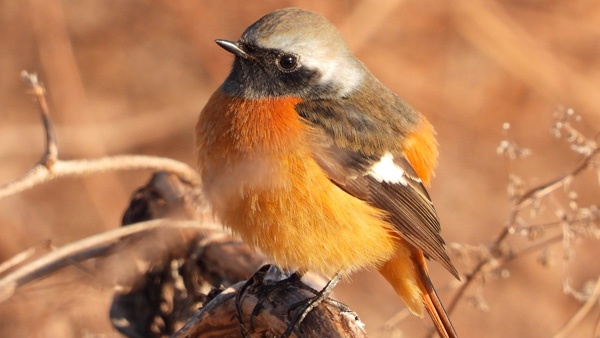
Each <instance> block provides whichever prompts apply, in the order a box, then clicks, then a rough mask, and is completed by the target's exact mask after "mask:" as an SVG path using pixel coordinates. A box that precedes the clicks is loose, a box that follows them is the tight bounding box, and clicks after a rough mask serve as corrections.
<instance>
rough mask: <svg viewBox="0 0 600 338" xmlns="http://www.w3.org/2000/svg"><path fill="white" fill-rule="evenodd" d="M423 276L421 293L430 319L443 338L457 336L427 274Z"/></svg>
mask: <svg viewBox="0 0 600 338" xmlns="http://www.w3.org/2000/svg"><path fill="white" fill-rule="evenodd" d="M424 277H425V279H426V281H425V283H424V284H425V292H424V293H423V304H424V305H425V309H426V310H427V312H428V313H429V316H431V320H432V321H433V324H434V325H435V328H436V329H437V330H438V332H439V334H440V336H441V337H443V338H456V337H458V336H457V334H456V331H454V327H453V326H452V322H451V321H450V318H449V317H448V314H447V313H446V309H444V306H443V305H442V302H441V301H440V298H439V297H438V295H437V293H436V292H435V289H434V288H433V285H432V284H431V281H430V280H429V277H428V276H427V275H424Z"/></svg>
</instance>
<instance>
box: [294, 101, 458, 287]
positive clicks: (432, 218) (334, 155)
mask: <svg viewBox="0 0 600 338" xmlns="http://www.w3.org/2000/svg"><path fill="white" fill-rule="evenodd" d="M323 104H326V101H325V102H320V105H321V107H322V105H323ZM309 107H310V106H304V107H303V106H302V104H300V105H299V106H298V107H297V110H298V111H299V112H300V114H301V116H303V117H305V116H311V114H310V113H307V112H306V109H308V108H309ZM339 107H342V106H340V105H339V103H336V104H335V107H330V108H329V109H339ZM345 108H346V109H353V110H354V112H353V114H351V115H355V114H356V111H355V107H352V106H346V107H345ZM321 109H322V108H321ZM303 113H304V114H303ZM337 113H338V116H343V112H337ZM314 116H315V115H314V114H313V115H312V117H313V118H312V119H311V121H309V123H310V124H311V125H312V126H313V128H314V130H315V137H314V138H313V141H314V142H315V148H314V152H313V157H314V159H315V161H316V162H317V163H318V164H319V166H320V167H321V168H322V170H323V171H324V172H325V174H326V175H327V177H329V179H330V180H331V181H332V182H333V183H335V184H336V185H338V186H339V187H340V188H341V189H343V190H344V191H346V192H348V193H349V194H351V195H353V196H356V197H357V198H360V199H362V200H365V201H368V202H369V203H370V204H371V205H373V206H375V207H377V208H380V209H382V210H385V211H386V212H387V213H388V214H389V215H390V216H389V217H390V219H389V220H390V222H391V223H392V224H393V225H394V226H395V228H396V229H397V230H398V234H399V235H400V236H401V237H402V238H404V239H405V240H406V241H408V242H409V243H411V244H412V245H414V246H415V247H417V248H419V249H420V250H421V251H423V253H424V254H425V256H426V257H429V258H433V259H434V260H436V261H438V262H439V263H441V264H442V265H443V266H444V267H445V268H446V269H447V270H448V271H450V273H452V274H453V275H454V276H455V277H457V278H458V272H457V271H456V268H455V267H454V265H452V263H451V261H450V258H449V257H448V255H447V254H446V251H445V247H444V240H443V239H442V237H441V236H440V231H441V227H440V222H439V218H438V216H437V213H436V211H435V209H434V207H433V204H432V202H431V199H430V197H429V194H428V193H427V190H426V189H425V187H424V186H423V184H422V183H421V180H420V179H419V177H418V175H417V174H416V172H415V170H414V168H413V167H412V165H411V164H410V162H409V161H408V160H407V159H406V158H405V157H404V155H403V154H402V153H401V152H400V150H399V149H389V150H388V149H382V150H381V151H379V152H378V151H376V150H375V151H372V152H371V153H369V154H365V153H363V152H361V151H360V150H353V147H352V143H351V140H341V141H338V140H336V135H333V134H331V133H329V132H328V130H327V129H328V128H321V127H322V126H321V125H320V124H319V121H318V120H315V119H314ZM346 134H349V133H346ZM354 149H360V147H354ZM387 152H389V153H391V154H393V155H394V164H395V165H396V166H398V167H399V168H401V169H402V170H403V172H404V175H403V179H404V180H403V182H402V183H391V182H386V181H379V180H378V179H376V178H375V177H373V176H372V175H370V169H371V168H372V166H373V165H374V164H375V163H377V162H378V161H379V160H380V159H381V157H382V156H383V155H384V154H385V153H387ZM404 182H405V183H406V184H403V183H404Z"/></svg>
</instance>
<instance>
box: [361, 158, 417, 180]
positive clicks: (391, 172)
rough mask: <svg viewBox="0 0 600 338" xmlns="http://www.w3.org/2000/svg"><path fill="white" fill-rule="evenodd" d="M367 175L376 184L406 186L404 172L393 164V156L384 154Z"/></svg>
mask: <svg viewBox="0 0 600 338" xmlns="http://www.w3.org/2000/svg"><path fill="white" fill-rule="evenodd" d="M369 175H371V176H372V177H373V178H374V179H376V180H377V181H378V182H387V183H396V184H398V183H399V184H402V185H408V181H407V180H406V177H405V175H406V172H405V171H404V169H402V168H401V167H399V166H398V165H396V163H394V156H392V154H390V153H385V155H383V157H381V159H380V160H379V162H377V163H375V164H374V165H373V166H372V167H371V169H370V170H369Z"/></svg>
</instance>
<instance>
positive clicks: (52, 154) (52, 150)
mask: <svg viewBox="0 0 600 338" xmlns="http://www.w3.org/2000/svg"><path fill="white" fill-rule="evenodd" d="M21 77H22V78H23V81H25V83H27V84H28V85H29V87H30V91H29V92H30V93H31V94H32V95H33V96H34V97H35V99H36V101H37V102H38V106H39V108H40V115H41V117H42V122H43V123H44V130H45V131H46V150H45V151H44V155H43V156H42V160H41V161H40V163H41V164H43V165H44V166H45V167H46V168H48V169H52V165H54V163H55V162H56V161H57V160H58V147H57V145H56V135H55V134H54V129H52V122H51V121H50V111H49V109H48V102H46V88H44V85H43V84H42V83H41V82H40V81H39V80H38V76H37V74H36V73H28V72H27V71H25V70H24V71H22V72H21Z"/></svg>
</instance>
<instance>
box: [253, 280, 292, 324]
mask: <svg viewBox="0 0 600 338" xmlns="http://www.w3.org/2000/svg"><path fill="white" fill-rule="evenodd" d="M301 279H302V274H300V273H299V272H297V271H296V272H294V273H292V274H291V275H290V276H289V277H288V278H286V279H282V280H280V281H277V282H274V283H273V284H270V285H266V286H263V287H262V288H261V290H260V293H259V294H258V302H257V303H256V305H255V306H254V309H253V310H252V313H251V314H250V329H251V330H254V318H256V316H258V313H259V312H260V310H261V309H262V308H263V303H264V302H265V300H266V299H267V298H268V297H269V296H271V294H273V293H274V292H275V291H278V290H283V289H285V288H287V287H289V286H300V285H304V284H302V283H299V282H300V280H301Z"/></svg>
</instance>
